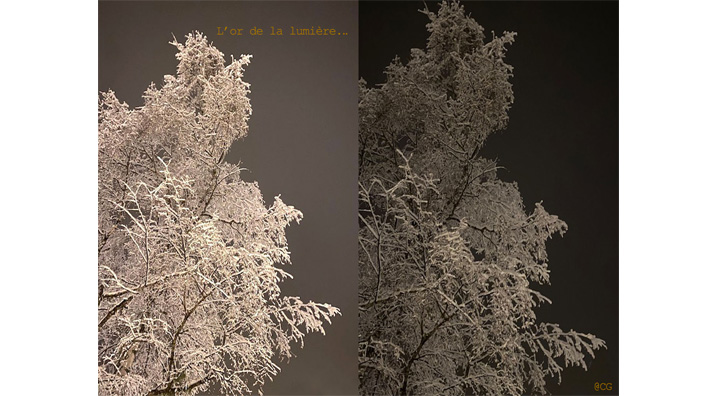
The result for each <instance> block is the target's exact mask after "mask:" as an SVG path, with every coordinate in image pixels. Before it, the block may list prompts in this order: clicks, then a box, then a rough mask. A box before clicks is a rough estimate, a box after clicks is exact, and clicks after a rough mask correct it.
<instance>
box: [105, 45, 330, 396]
mask: <svg viewBox="0 0 716 396" xmlns="http://www.w3.org/2000/svg"><path fill="white" fill-rule="evenodd" d="M172 44H173V45H174V46H176V47H177V49H178V53H177V59H178V60H179V66H178V68H177V74H176V76H169V75H168V76H165V77H164V83H163V84H162V86H161V88H157V87H156V86H154V84H152V85H150V86H149V88H148V89H147V90H146V92H145V93H144V103H145V104H144V106H143V107H140V108H137V109H129V108H128V106H127V105H126V104H125V103H120V102H119V100H118V99H117V98H116V97H115V95H114V93H113V92H112V91H109V92H107V93H102V94H101V95H100V98H99V227H98V237H99V240H98V243H99V244H98V263H99V267H98V271H99V276H98V307H99V308H98V338H99V345H98V385H99V393H100V394H101V395H109V394H121V395H159V394H177V395H179V394H181V395H194V394H196V393H198V392H199V391H202V390H206V389H208V388H209V386H210V385H215V387H213V388H212V389H217V388H216V386H218V387H220V389H221V391H222V392H224V393H226V394H247V393H250V392H261V388H262V385H263V383H264V382H265V381H266V379H269V378H271V377H273V376H275V375H276V374H277V373H278V371H279V368H278V366H277V365H276V364H275V360H276V359H275V358H276V357H279V358H287V357H290V355H291V351H290V347H291V342H294V341H297V342H300V343H301V345H303V344H302V340H303V337H304V335H305V334H306V333H308V332H315V331H318V332H321V333H323V332H324V329H323V325H324V323H325V322H329V323H330V317H332V316H333V315H336V314H338V313H339V310H338V309H337V308H335V307H332V306H330V305H328V304H319V303H314V302H308V303H304V302H302V301H301V300H300V299H299V298H297V297H285V296H281V294H280V288H279V283H280V282H281V281H282V280H283V279H285V278H286V277H290V275H289V274H288V273H286V272H285V271H284V270H282V269H281V268H280V267H281V265H283V264H289V263H290V256H289V251H288V248H287V243H286V237H285V228H286V227H287V226H288V225H289V223H291V222H292V221H296V222H299V221H300V220H301V217H302V215H301V212H299V211H298V210H296V209H294V208H293V207H292V206H288V205H286V204H284V203H283V202H282V201H281V199H280V198H278V197H276V199H275V201H274V203H273V204H272V205H271V206H270V207H269V208H266V206H265V204H264V201H263V198H262V196H261V192H260V190H259V188H258V185H257V184H256V183H247V182H245V181H242V180H241V178H240V171H241V169H240V168H239V166H238V165H232V164H228V163H226V162H224V157H225V156H226V154H227V152H228V150H229V147H230V146H231V144H232V143H233V142H234V141H236V140H237V139H240V138H242V137H243V136H245V135H246V134H247V132H248V126H247V121H248V118H249V116H250V115H251V105H250V104H249V99H248V97H247V95H248V94H249V84H248V83H246V82H244V81H243V80H242V78H243V72H244V66H246V65H247V64H248V63H249V58H250V57H249V56H246V55H244V56H242V57H241V58H240V59H233V58H232V61H231V62H230V63H229V65H225V63H224V58H223V54H222V53H221V52H219V50H217V49H216V48H214V47H213V46H212V45H210V44H209V43H208V42H207V40H206V37H204V36H203V35H201V34H199V33H194V34H190V35H188V36H187V40H186V42H185V43H184V44H182V43H179V42H177V41H176V40H175V41H174V42H173V43H172Z"/></svg>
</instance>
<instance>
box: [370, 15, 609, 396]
mask: <svg viewBox="0 0 716 396" xmlns="http://www.w3.org/2000/svg"><path fill="white" fill-rule="evenodd" d="M617 5H618V4H617V3H616V2H456V1H444V2H390V3H386V2H361V3H360V11H359V12H360V15H359V21H360V22H359V23H360V25H359V29H360V43H359V47H360V49H359V51H360V57H359V58H360V59H359V62H360V67H359V73H360V77H361V80H360V102H359V107H358V110H359V117H360V120H359V122H360V125H359V152H358V161H359V223H360V234H359V241H358V242H359V243H358V244H359V263H358V265H359V272H360V275H359V276H360V281H359V344H358V345H359V379H360V394H361V395H531V394H560V395H584V394H618V391H619V381H618V380H619V372H618V356H619V336H618V307H619V306H618V265H619V260H618V84H617V83H618V7H617Z"/></svg>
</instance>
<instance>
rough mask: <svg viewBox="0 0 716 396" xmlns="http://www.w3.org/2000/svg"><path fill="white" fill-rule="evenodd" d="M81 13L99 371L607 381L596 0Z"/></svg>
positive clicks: (271, 391)
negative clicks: (91, 150)
mask: <svg viewBox="0 0 716 396" xmlns="http://www.w3.org/2000/svg"><path fill="white" fill-rule="evenodd" d="M98 11H99V13H98V32H99V36H98V50H99V51H98V53H99V59H98V66H99V70H98V77H99V81H98V90H97V91H98V135H97V143H98V144H97V149H98V155H97V167H98V168H97V169H98V174H97V175H98V178H97V185H98V192H97V194H98V195H97V208H98V217H97V221H98V222H97V226H98V233H97V238H98V239H97V243H98V245H97V251H98V256H97V257H98V259H97V260H98V269H97V299H98V305H97V324H98V332H97V337H98V338H97V370H98V371H97V385H98V388H97V389H98V394H99V395H192V396H193V395H253V394H265V395H375V396H385V395H456V396H461V395H533V394H534V395H537V394H555V395H587V394H605V395H615V394H618V393H619V332H618V326H619V323H618V318H619V316H618V312H619V293H618V285H619V278H618V275H619V256H618V225H619V220H618V213H619V204H618V169H619V165H618V149H619V146H618V139H619V128H618V120H619V114H618V93H619V92H618V77H619V76H618V66H619V58H618V46H619V43H618V39H619V35H618V31H619V30H618V17H619V13H618V3H617V2H611V1H605V2H542V1H534V2H509V1H508V2H478V1H462V2H458V1H431V2H423V1H415V2H413V1H395V2H385V1H361V2H356V1H271V2H254V1H235V2H229V1H225V2H192V1H156V2H155V1H146V2H123V1H100V2H99V7H98Z"/></svg>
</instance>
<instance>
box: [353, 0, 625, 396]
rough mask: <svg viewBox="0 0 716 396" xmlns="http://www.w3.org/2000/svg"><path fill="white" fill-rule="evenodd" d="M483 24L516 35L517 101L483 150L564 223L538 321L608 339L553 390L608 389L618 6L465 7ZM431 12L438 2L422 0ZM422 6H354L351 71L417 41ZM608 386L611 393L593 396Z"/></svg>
mask: <svg viewBox="0 0 716 396" xmlns="http://www.w3.org/2000/svg"><path fill="white" fill-rule="evenodd" d="M463 4H464V6H465V9H466V10H467V11H468V12H469V13H470V14H471V15H472V17H473V18H474V19H475V20H476V21H477V22H478V23H479V24H480V25H482V26H483V27H484V28H485V33H486V35H487V37H488V38H489V37H491V33H490V32H491V31H494V32H495V33H496V34H498V35H501V34H502V32H504V31H514V32H517V39H516V42H515V43H514V44H513V45H511V46H510V47H508V54H507V63H508V64H511V65H512V66H514V77H513V78H512V83H513V89H514V94H515V103H514V105H513V107H512V109H511V110H510V113H509V116H510V122H509V126H508V127H507V129H506V130H504V131H502V132H499V133H497V134H494V135H492V136H491V137H490V138H489V139H488V141H487V143H486V146H485V148H484V149H483V152H482V155H483V156H484V157H488V158H498V159H499V165H501V166H503V167H505V168H506V170H503V171H501V174H500V177H501V178H502V179H504V180H508V181H516V182H518V184H519V187H520V191H521V193H522V197H523V199H524V202H525V206H526V207H527V209H528V210H532V209H533V208H534V203H535V202H539V201H543V205H544V207H545V209H547V211H549V212H550V213H552V214H556V215H558V216H559V217H560V218H561V219H562V220H564V221H566V222H567V225H568V226H569V230H568V231H567V233H566V234H565V236H564V237H563V238H560V237H558V236H557V237H556V238H555V239H552V240H551V241H550V242H549V243H548V248H547V249H548V253H549V259H550V262H549V267H550V269H551V286H547V287H541V288H539V290H540V291H541V292H543V293H544V294H545V295H546V296H547V297H549V298H550V299H551V300H552V301H553V304H552V305H551V306H550V305H547V306H545V307H542V308H540V309H539V310H538V311H537V315H538V319H539V320H542V321H546V322H552V323H558V324H560V327H561V328H562V329H563V330H565V331H567V330H569V329H574V330H576V331H579V332H585V333H592V334H595V335H597V336H598V337H600V338H602V339H603V340H605V341H606V343H607V347H608V349H607V350H604V349H602V350H600V351H598V352H597V353H596V359H595V360H594V361H592V362H591V365H590V366H591V367H590V369H589V371H588V372H584V371H583V370H582V369H581V368H577V367H571V368H567V369H565V371H564V372H563V375H562V385H561V386H556V384H553V385H550V386H549V387H548V389H549V390H550V391H551V392H552V393H553V394H571V395H581V394H616V393H618V391H619V386H618V382H619V381H618V378H619V377H618V375H619V371H618V357H619V328H618V318H619V316H618V312H619V311H618V310H619V303H618V301H619V300H618V281H619V280H618V275H619V271H618V269H619V257H618V225H619V211H618V210H619V208H618V186H619V184H618V182H619V180H618V163H619V161H618V49H619V41H618V3H617V2H463ZM428 5H429V7H430V9H431V10H432V11H437V4H435V3H428ZM423 8H424V5H423V3H422V2H390V3H387V2H361V3H360V18H359V21H360V24H359V31H360V42H359V47H360V55H359V58H360V60H359V65H360V66H359V73H360V76H361V77H362V78H364V79H365V80H366V81H367V82H368V84H369V85H374V84H379V83H382V82H384V81H385V75H384V74H383V70H384V68H385V66H387V65H388V64H389V63H390V61H391V60H392V59H393V58H394V57H395V56H396V55H398V56H399V57H400V59H401V60H402V61H403V62H406V61H407V59H409V54H410V49H411V48H425V43H426V40H427V37H428V32H427V30H426V29H425V25H426V23H427V22H428V18H427V16H425V15H424V14H421V13H419V12H418V10H419V9H423ZM595 382H611V383H613V389H612V391H611V392H604V391H600V392H595V391H594V383H595Z"/></svg>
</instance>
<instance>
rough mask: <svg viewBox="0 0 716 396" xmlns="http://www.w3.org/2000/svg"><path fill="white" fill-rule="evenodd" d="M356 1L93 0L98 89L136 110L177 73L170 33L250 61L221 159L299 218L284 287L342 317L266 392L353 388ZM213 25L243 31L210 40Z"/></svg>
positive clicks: (291, 233) (310, 340)
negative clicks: (245, 111) (238, 122)
mask: <svg viewBox="0 0 716 396" xmlns="http://www.w3.org/2000/svg"><path fill="white" fill-rule="evenodd" d="M357 17H358V6H357V4H355V3H346V2H341V3H330V2H263V3H259V2H248V3H247V2H242V3H236V2H201V3H198V2H100V4H99V90H101V91H106V90H107V89H110V88H111V89H112V90H114V91H115V92H116V94H117V97H118V98H119V99H120V100H121V101H126V102H127V103H128V104H129V105H130V106H139V105H141V104H142V102H141V94H142V92H143V91H144V90H145V89H146V87H147V86H148V85H149V83H150V82H152V81H154V82H155V83H157V84H160V83H161V82H162V80H163V76H164V75H165V74H174V73H175V71H176V65H177V61H176V59H175V58H174V54H175V53H176V49H175V48H174V47H173V46H171V45H169V44H168V42H169V41H171V40H172V33H173V34H174V35H175V36H176V37H177V39H179V40H180V41H183V39H182V38H183V36H184V35H186V34H187V33H189V32H190V31H192V30H199V31H201V32H204V33H205V34H206V35H207V36H208V37H209V40H210V41H213V42H214V45H215V46H216V47H217V48H218V49H219V50H220V51H222V52H223V53H224V54H225V57H226V59H227V60H228V59H230V58H229V56H230V55H234V57H238V56H240V55H241V54H246V53H248V54H252V55H253V59H252V61H251V64H250V65H249V66H248V67H247V71H246V75H245V80H246V81H248V82H249V83H251V91H252V93H251V94H250V99H251V104H252V107H253V111H254V113H253V116H252V117H251V120H250V122H249V134H248V136H247V137H246V138H245V139H244V140H243V141H241V142H239V143H238V144H235V145H234V146H233V147H232V151H231V153H230V155H229V158H228V160H229V161H231V162H237V161H239V160H241V162H242V165H243V166H244V167H246V168H248V169H249V170H250V172H244V173H242V177H244V176H245V177H246V178H248V179H251V180H257V181H258V182H259V186H260V188H261V191H262V193H263V195H264V199H265V200H266V202H267V205H270V203H271V202H273V197H274V196H276V195H278V194H281V198H282V199H283V200H284V202H286V203H287V204H289V205H294V206H295V207H296V208H298V209H299V210H301V211H302V212H303V214H304V220H303V221H302V222H301V224H300V225H295V224H293V225H291V226H290V227H289V228H288V230H287V235H288V243H289V250H290V251H291V253H292V255H291V257H292V262H293V265H292V266H291V267H289V268H287V270H288V271H289V272H290V273H291V274H292V275H293V276H294V279H293V280H289V281H287V282H285V283H284V284H283V286H282V290H284V291H285V294H287V295H298V296H300V297H302V298H303V299H304V301H309V300H313V301H317V302H328V303H331V304H333V305H335V306H337V307H339V308H340V309H341V311H342V313H343V315H342V316H341V317H338V318H336V319H335V320H334V321H333V324H332V325H329V326H327V328H326V336H321V335H320V334H312V335H309V336H308V337H307V338H306V340H305V347H304V349H299V348H298V346H297V347H296V349H295V353H296V355H297V356H296V357H295V358H293V359H291V361H290V363H288V364H285V363H283V364H280V366H281V367H282V372H281V373H280V374H279V375H278V376H277V377H276V380H275V381H274V382H272V383H268V384H267V385H266V386H265V388H264V391H265V394H268V395H271V394H284V395H319V394H334V395H338V394H356V393H357V387H358V377H357V370H358V359H357V354H358V353H357V339H358V325H357V320H358V314H357V301H358V286H357V280H358V270H357V265H356V263H357V239H358V223H357V221H356V213H357V196H358V194H357V180H358V163H357V157H356V156H357V152H358V140H357V136H358V135H357V133H358V130H357V128H358V125H357V119H358V109H357V103H358V89H357V79H358V35H357V32H358V30H357V28H358V18H357ZM292 25H293V26H296V27H298V26H301V27H310V26H314V27H316V28H317V27H318V26H321V27H322V28H335V29H336V30H337V31H339V32H347V33H348V35H347V36H340V37H298V36H293V37H292V36H283V37H280V36H269V35H263V36H250V35H249V33H250V32H249V29H251V27H253V26H256V27H258V28H263V29H264V31H266V32H267V33H268V32H269V31H270V27H271V26H275V27H282V28H283V30H284V34H286V33H287V29H290V26H292ZM217 26H222V27H223V26H228V27H229V29H231V28H244V29H245V31H244V34H245V35H244V36H230V35H228V34H226V35H224V36H218V35H217Z"/></svg>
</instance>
